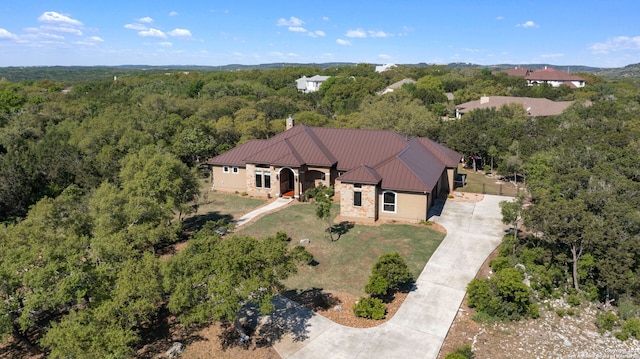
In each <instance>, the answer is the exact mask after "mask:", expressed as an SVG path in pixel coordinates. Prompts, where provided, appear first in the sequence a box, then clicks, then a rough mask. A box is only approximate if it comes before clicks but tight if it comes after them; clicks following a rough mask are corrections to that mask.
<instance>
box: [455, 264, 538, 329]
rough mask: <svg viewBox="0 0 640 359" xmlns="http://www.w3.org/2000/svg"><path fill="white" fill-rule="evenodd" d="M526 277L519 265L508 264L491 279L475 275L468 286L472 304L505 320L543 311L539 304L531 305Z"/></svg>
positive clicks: (469, 298)
mask: <svg viewBox="0 0 640 359" xmlns="http://www.w3.org/2000/svg"><path fill="white" fill-rule="evenodd" d="M523 279H524V277H523V275H522V273H520V271H518V270H517V269H515V268H505V269H503V270H501V271H499V272H497V273H496V275H495V277H493V278H490V279H474V280H472V281H471V282H470V283H469V285H468V286H467V291H468V301H469V306H470V307H472V308H476V310H478V312H484V313H486V314H488V315H489V316H491V317H498V318H500V319H505V320H517V319H520V318H521V317H523V316H534V315H539V314H540V313H539V308H538V307H537V306H532V305H531V302H530V300H529V296H530V289H529V287H527V286H526V285H525V284H523V283H522V280H523Z"/></svg>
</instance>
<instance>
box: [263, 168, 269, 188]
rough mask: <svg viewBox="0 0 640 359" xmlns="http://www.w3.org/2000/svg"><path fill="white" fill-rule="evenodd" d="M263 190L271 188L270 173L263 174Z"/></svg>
mask: <svg viewBox="0 0 640 359" xmlns="http://www.w3.org/2000/svg"><path fill="white" fill-rule="evenodd" d="M264 188H271V172H265V173H264Z"/></svg>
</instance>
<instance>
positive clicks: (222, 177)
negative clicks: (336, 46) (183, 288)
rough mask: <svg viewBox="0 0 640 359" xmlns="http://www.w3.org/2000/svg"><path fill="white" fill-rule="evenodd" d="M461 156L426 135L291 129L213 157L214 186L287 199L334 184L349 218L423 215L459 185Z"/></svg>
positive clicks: (418, 217) (412, 218)
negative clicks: (422, 136)
mask: <svg viewBox="0 0 640 359" xmlns="http://www.w3.org/2000/svg"><path fill="white" fill-rule="evenodd" d="M461 158H462V155H460V154H459V153H457V152H455V151H453V150H450V149H448V148H446V147H444V146H442V145H440V144H438V143H436V142H434V141H431V140H429V139H427V138H407V137H405V136H403V135H400V134H398V133H395V132H391V131H382V130H363V129H347V128H323V127H309V126H306V125H297V126H293V119H291V118H289V119H288V120H287V130H286V131H284V132H282V133H280V134H278V135H276V136H274V137H272V138H270V139H267V140H251V141H249V142H246V143H244V144H242V145H240V146H238V147H236V148H234V149H232V150H230V151H229V152H226V153H223V154H221V155H219V156H216V157H214V158H211V159H209V161H208V162H207V163H208V164H209V165H210V166H211V170H212V172H211V173H212V177H213V179H212V185H213V189H215V190H218V191H224V192H246V193H248V194H250V195H252V196H262V197H280V196H288V197H295V198H300V199H304V193H305V192H306V191H307V190H309V189H311V188H314V187H315V186H316V185H318V184H320V183H323V184H325V185H328V186H330V185H333V186H334V188H335V193H336V199H337V200H340V215H341V216H342V218H343V219H345V220H353V221H360V222H375V221H377V220H379V219H381V220H401V221H410V222H418V221H420V220H426V219H427V218H428V217H427V215H428V211H429V207H431V205H432V204H433V203H434V199H436V198H446V197H447V195H448V194H449V193H451V192H452V191H453V189H454V178H455V176H456V174H457V165H458V163H459V162H460V159H461Z"/></svg>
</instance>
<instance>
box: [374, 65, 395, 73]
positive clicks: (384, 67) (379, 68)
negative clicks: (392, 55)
mask: <svg viewBox="0 0 640 359" xmlns="http://www.w3.org/2000/svg"><path fill="white" fill-rule="evenodd" d="M394 67H397V66H396V65H395V64H384V65H378V66H376V72H385V71H387V70H390V69H392V68H394Z"/></svg>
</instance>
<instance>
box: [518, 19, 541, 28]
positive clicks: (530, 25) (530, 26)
mask: <svg viewBox="0 0 640 359" xmlns="http://www.w3.org/2000/svg"><path fill="white" fill-rule="evenodd" d="M516 27H524V28H525V29H529V28H532V27H535V28H538V27H540V25H538V24H536V23H535V22H533V21H531V20H529V21H525V22H524V23H522V24H518V25H516Z"/></svg>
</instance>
